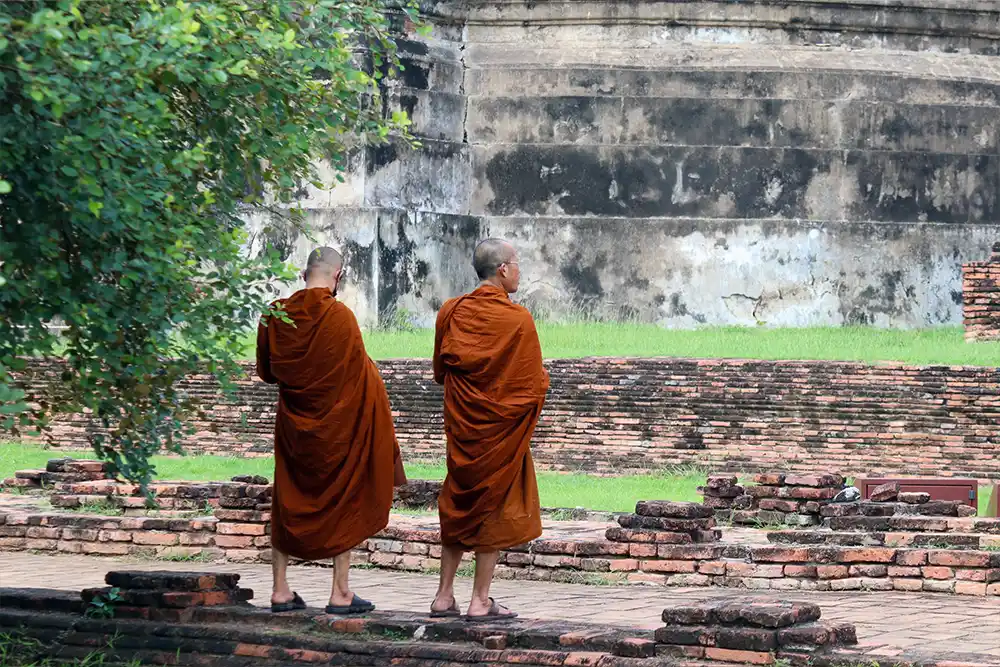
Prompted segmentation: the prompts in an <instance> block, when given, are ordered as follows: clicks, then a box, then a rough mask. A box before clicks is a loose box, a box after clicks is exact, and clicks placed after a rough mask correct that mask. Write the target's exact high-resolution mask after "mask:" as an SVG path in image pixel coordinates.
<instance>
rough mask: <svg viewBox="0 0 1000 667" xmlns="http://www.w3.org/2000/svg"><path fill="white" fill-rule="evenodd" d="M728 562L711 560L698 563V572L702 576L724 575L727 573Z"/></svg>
mask: <svg viewBox="0 0 1000 667" xmlns="http://www.w3.org/2000/svg"><path fill="white" fill-rule="evenodd" d="M726 565H727V563H726V561H724V560H711V561H703V562H700V563H698V572H700V573H701V574H714V575H722V574H725V573H726Z"/></svg>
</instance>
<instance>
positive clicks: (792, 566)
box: [0, 460, 1000, 596]
mask: <svg viewBox="0 0 1000 667" xmlns="http://www.w3.org/2000/svg"><path fill="white" fill-rule="evenodd" d="M52 467H62V468H63V469H64V470H65V469H67V464H66V463H65V461H59V460H57V461H54V462H53V464H52ZM77 467H78V468H80V469H89V472H87V473H86V475H88V476H93V475H94V474H96V472H95V470H94V466H91V465H83V464H77ZM58 474H60V475H66V474H69V473H65V472H63V473H58ZM33 476H39V475H38V473H37V472H30V473H25V474H24V475H22V476H20V477H18V478H16V479H18V480H21V481H22V482H23V481H24V480H25V479H27V478H28V477H33ZM839 479H841V478H840V476H838V475H832V474H825V473H824V474H816V475H795V474H785V473H762V474H760V475H758V476H757V477H756V481H757V482H759V483H757V484H751V483H746V484H743V485H741V484H736V483H735V480H733V479H732V478H731V477H728V476H725V475H718V476H713V477H711V478H710V479H709V481H708V482H707V483H706V485H705V492H706V500H709V499H712V498H717V497H719V496H712V495H709V493H710V490H711V492H712V493H717V494H718V493H722V494H723V495H722V497H723V499H724V500H727V501H728V499H727V498H726V497H725V494H727V493H729V494H731V493H739V495H736V496H732V497H733V498H749V499H750V500H749V501H748V502H749V503H750V505H749V507H748V509H745V510H727V509H720V508H718V507H715V506H714V503H712V504H700V503H686V502H669V501H641V502H639V503H637V505H636V507H635V512H634V513H626V514H618V515H616V516H615V517H614V519H613V521H614V523H613V524H611V525H609V524H608V523H607V521H604V522H602V521H594V520H591V521H548V522H547V523H546V528H545V535H543V537H542V538H540V539H538V540H535V541H533V542H531V543H529V544H527V545H524V546H521V547H518V548H515V549H511V550H509V551H508V552H505V553H504V554H502V556H501V560H500V564H499V566H498V576H500V577H503V578H508V579H524V580H538V581H565V582H591V583H594V582H597V583H621V584H651V585H661V586H684V587H689V586H706V587H709V586H711V587H725V588H737V589H752V590H802V591H810V590H817V591H846V590H873V591H891V590H895V591H933V592H941V593H955V594H960V595H977V596H1000V550H998V548H1000V519H996V518H981V517H975V516H966V515H967V514H969V513H970V508H968V507H966V506H964V505H963V504H962V503H960V502H957V501H933V500H930V499H929V498H927V497H925V496H924V495H921V494H912V493H911V494H907V493H899V492H898V490H895V491H894V490H893V489H892V488H888V489H885V490H881V491H879V493H877V494H876V495H877V496H878V497H880V498H883V500H864V501H856V502H849V503H833V502H832V498H833V495H834V494H835V489H834V487H833V486H832V483H833V482H834V481H836V480H839ZM259 482H266V480H263V479H262V478H256V479H255V478H244V479H243V481H236V482H225V483H207V484H199V483H184V482H173V483H162V484H161V485H157V487H155V490H158V491H161V492H164V493H165V495H164V497H163V498H162V501H163V502H166V503H169V502H171V501H174V502H176V501H177V500H181V499H197V500H198V502H200V503H204V505H203V506H202V507H203V509H201V510H195V511H184V510H178V509H172V510H157V511H156V512H155V513H154V514H152V515H150V512H149V510H148V509H141V510H140V509H139V508H135V507H129V505H128V504H127V503H126V504H120V505H119V506H118V507H119V508H121V511H122V512H131V513H132V514H133V515H132V516H122V515H100V514H92V513H83V512H80V511H70V510H72V509H73V506H74V504H75V505H76V509H77V510H79V509H80V508H81V507H83V508H84V509H86V504H87V503H91V502H93V501H94V499H96V498H104V499H105V500H106V501H109V502H110V501H111V500H112V499H114V498H133V497H136V496H134V495H132V494H135V493H136V490H135V489H134V487H132V486H131V485H127V484H120V483H119V482H116V481H114V480H93V479H89V480H84V481H71V480H68V479H66V478H65V477H63V478H61V479H60V481H56V482H54V484H53V486H51V487H48V488H46V489H45V490H44V491H41V492H44V493H50V494H51V495H50V496H49V498H51V499H52V500H53V501H54V502H53V504H55V501H56V499H58V502H59V503H60V505H61V506H60V507H56V510H55V511H42V510H37V509H31V508H27V509H25V508H21V509H17V508H14V509H9V510H2V509H0V550H5V551H18V550H30V551H38V552H45V553H60V552H61V553H79V554H90V555H101V556H141V557H146V558H177V557H183V558H199V559H209V560H218V561H227V562H251V563H252V562H257V563H259V562H268V561H269V559H270V554H271V552H270V519H271V516H270V501H271V486H270V485H269V484H266V483H259ZM414 485H415V488H417V489H418V490H420V491H421V492H422V493H424V494H426V493H428V492H429V491H428V489H435V488H436V484H434V483H427V484H423V483H421V482H415V483H414ZM20 486H21V488H22V489H23V488H25V487H24V486H23V485H20ZM110 487H120V488H121V490H122V491H123V492H124V491H128V494H124V495H122V496H116V495H114V491H112V492H110V493H109V492H108V489H109V488H110ZM97 488H100V493H108V495H106V496H100V495H97V493H96V492H95V489H97ZM31 493H40V491H32V492H31ZM418 497H420V498H421V500H420V501H419V502H421V503H422V502H424V500H426V495H424V496H420V495H419V494H418ZM773 500H779V501H783V502H788V503H794V504H795V506H794V508H793V507H792V505H791V504H789V505H780V506H779V505H775V504H774V503H773V502H765V501H773ZM813 503H815V504H816V505H817V506H818V507H814V506H813V505H812V504H813ZM425 507H426V506H425ZM769 508H770V509H769ZM774 508H779V509H774ZM780 508H785V509H789V510H792V511H789V512H783V511H781V509H780ZM737 511H738V512H747V513H749V515H748V516H747V518H748V519H749V518H750V516H751V515H753V513H756V516H757V520H758V521H759V522H760V524H759V526H760V528H746V527H743V528H741V527H739V526H738V525H736V524H733V523H732V522H731V515H732V514H733V513H735V512H737ZM775 512H777V513H780V514H781V515H782V516H783V521H782V522H778V521H777V520H776V517H775V516H774V515H773V514H772V513H775ZM726 513H729V515H730V519H729V520H727V519H726ZM802 517H807V518H808V520H804V519H803V518H802ZM761 528H763V529H761ZM775 528H778V529H777V530H775ZM440 556H441V544H440V532H439V530H438V526H437V517H436V516H434V515H433V514H429V515H426V516H420V515H417V516H405V515H398V514H394V515H393V517H392V519H391V521H390V525H389V526H388V527H387V528H386V529H385V530H383V531H382V532H381V533H380V534H378V535H376V536H375V537H373V538H372V539H369V540H367V541H366V542H365V543H363V544H361V545H359V547H358V548H357V549H356V550H355V552H354V554H353V562H355V563H364V564H367V565H369V566H374V567H379V568H385V569H394V570H405V571H415V572H421V571H423V572H434V571H436V570H437V569H438V568H439V567H440Z"/></svg>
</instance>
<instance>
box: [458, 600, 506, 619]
mask: <svg viewBox="0 0 1000 667" xmlns="http://www.w3.org/2000/svg"><path fill="white" fill-rule="evenodd" d="M512 615H514V612H512V611H511V610H510V609H508V608H507V607H505V606H503V605H502V604H500V603H498V602H497V601H496V600H494V599H493V598H489V599H488V600H487V601H486V602H483V601H482V600H472V602H470V603H469V613H468V614H466V616H468V617H469V618H484V617H486V616H499V617H501V618H502V617H505V616H508V617H509V616H512Z"/></svg>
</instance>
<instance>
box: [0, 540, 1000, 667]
mask: <svg viewBox="0 0 1000 667" xmlns="http://www.w3.org/2000/svg"><path fill="white" fill-rule="evenodd" d="M116 569H117V570H122V569H134V570H181V571H183V570H200V571H225V572H239V573H240V574H241V575H242V577H243V578H242V581H241V582H240V583H241V585H243V586H246V587H249V588H252V589H254V591H255V592H256V594H257V599H256V600H255V601H254V602H255V603H256V604H266V603H267V602H268V597H269V592H270V585H271V583H270V581H271V571H270V567H269V566H267V565H237V564H210V563H171V562H150V561H135V560H125V559H122V560H118V559H108V558H94V557H88V556H43V555H34V554H29V553H0V587H15V586H16V587H35V588H58V589H65V590H79V589H81V588H85V587H88V586H99V585H103V583H104V575H105V573H106V572H108V571H109V570H116ZM289 578H290V580H291V583H292V586H293V588H294V589H295V590H296V591H298V592H299V593H300V594H301V595H302V596H303V597H304V598H305V599H306V601H307V602H308V603H310V605H311V606H322V605H323V604H325V600H326V597H327V596H328V595H329V582H330V572H329V570H326V569H323V568H318V567H294V568H292V570H291V572H290V575H289ZM352 579H353V582H352V583H353V587H354V589H355V590H356V591H357V592H358V593H359V594H360V595H362V596H364V597H367V598H369V599H371V600H373V601H374V602H375V603H376V604H377V605H378V606H379V607H380V608H381V609H387V610H388V609H392V610H407V611H409V610H422V609H424V608H426V607H427V606H428V605H429V604H430V600H431V596H432V595H433V594H434V590H435V588H436V583H437V580H436V578H435V577H433V576H428V575H422V574H409V573H401V572H390V571H377V570H358V571H356V572H354V573H353V574H352ZM470 587H471V580H469V579H461V580H460V581H459V585H458V592H459V597H460V603H463V604H464V603H466V602H467V601H468V595H469V590H470ZM493 593H494V595H495V597H497V598H498V599H499V600H501V601H503V602H504V603H507V604H509V605H510V606H511V607H513V608H515V609H516V610H517V611H519V612H520V613H521V615H522V616H524V617H529V618H539V619H547V620H557V619H558V620H571V621H581V622H590V623H603V624H609V625H627V626H632V627H642V628H655V627H657V626H658V625H659V624H660V623H659V615H660V611H661V610H662V609H663V608H664V607H667V606H673V605H683V604H688V603H690V602H693V601H697V600H703V599H708V598H713V599H717V598H726V597H731V598H747V597H751V596H752V597H754V598H755V599H783V600H809V601H812V602H815V603H817V604H819V605H820V607H822V609H823V620H825V621H846V622H850V623H853V624H855V625H856V627H857V629H858V636H859V639H860V641H861V643H862V644H863V645H865V646H866V647H867V648H868V653H869V654H870V655H873V656H885V658H886V659H891V658H892V656H894V655H898V654H900V653H901V651H902V650H907V651H908V652H909V653H910V654H913V653H914V652H915V651H916V652H918V653H919V652H921V651H922V650H927V651H933V652H934V653H938V654H940V653H941V652H955V653H963V654H979V655H980V656H982V657H983V658H986V657H987V656H988V657H989V660H988V663H989V664H1000V600H998V599H986V598H969V597H962V596H954V595H936V594H913V593H906V594H903V593H859V592H851V593H804V592H789V593H782V594H777V593H775V592H767V591H765V592H761V593H755V592H752V591H738V590H732V589H720V588H712V589H705V588H686V589H680V588H658V587H637V586H628V587H618V586H615V587H607V586H583V585H574V584H552V583H542V582H525V581H497V582H496V583H495V584H494V587H493ZM994 659H995V661H994Z"/></svg>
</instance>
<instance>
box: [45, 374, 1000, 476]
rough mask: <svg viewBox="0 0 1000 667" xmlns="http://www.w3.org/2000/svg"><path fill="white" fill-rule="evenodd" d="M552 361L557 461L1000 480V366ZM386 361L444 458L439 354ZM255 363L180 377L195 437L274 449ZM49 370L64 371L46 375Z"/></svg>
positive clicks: (413, 419) (399, 409)
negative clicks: (240, 372) (192, 398)
mask: <svg viewBox="0 0 1000 667" xmlns="http://www.w3.org/2000/svg"><path fill="white" fill-rule="evenodd" d="M548 367H549V370H550V371H551V374H552V387H551V390H550V393H549V398H548V402H547V404H546V406H545V410H544V411H543V414H542V418H541V421H540V423H539V425H538V429H537V431H536V437H535V440H534V452H535V457H536V461H537V462H538V463H539V464H540V466H542V467H547V468H550V469H556V470H585V471H592V472H602V473H610V472H616V471H625V470H633V471H634V470H640V469H642V470H651V469H657V468H663V467H665V466H672V465H684V464H701V465H706V466H710V467H712V468H714V469H730V470H768V469H780V470H785V471H788V472H809V471H814V470H824V469H826V470H838V471H840V472H843V473H844V474H847V475H853V474H860V473H865V474H893V475H899V474H906V475H954V476H967V477H976V478H979V479H987V478H992V479H1000V457H998V456H997V447H998V444H1000V428H998V427H997V424H1000V368H979V367H947V366H926V367H917V366H906V365H902V364H882V365H869V364H863V363H849V362H817V361H741V360H717V359H716V360H691V359H674V358H660V359H611V358H601V359H559V360H551V361H549V362H548ZM380 368H381V370H382V375H383V377H384V378H385V382H386V386H387V387H388V391H389V396H390V398H391V400H392V404H393V410H394V412H395V422H396V428H397V432H398V435H399V441H400V445H401V446H402V448H403V452H404V456H406V457H408V458H410V459H415V458H422V459H427V458H440V457H442V456H443V453H444V435H443V428H442V422H441V400H442V392H441V388H440V387H438V386H437V385H435V384H434V382H433V380H432V377H431V370H430V362H429V361H427V360H391V361H384V362H381V363H380ZM247 370H248V377H247V379H246V380H244V381H242V382H241V383H240V385H239V392H238V394H237V396H236V400H235V402H234V403H228V402H226V401H224V400H222V399H221V398H220V397H219V395H218V393H217V389H216V385H215V383H214V381H213V380H212V379H211V377H210V376H192V377H189V378H187V379H186V380H185V381H184V384H185V389H186V390H187V391H189V392H190V393H192V394H196V395H201V396H202V397H203V398H204V399H205V400H206V404H207V405H206V419H205V420H204V421H199V422H196V423H195V427H196V429H197V433H196V434H195V435H194V436H193V437H192V438H190V439H189V440H188V446H189V448H190V449H191V450H193V451H198V452H203V453H215V454H242V455H255V454H257V455H260V454H266V453H268V452H269V451H270V449H271V433H272V428H273V423H274V410H275V400H276V391H275V389H274V388H273V387H271V386H268V385H265V384H263V383H262V382H259V381H256V380H253V379H251V378H250V376H249V373H252V366H251V365H249V364H248V366H247ZM43 375H44V376H45V377H48V378H50V379H51V378H54V377H58V375H57V374H55V373H52V372H49V373H47V374H39V375H36V377H38V378H41V377H43ZM37 382H38V383H41V382H42V380H41V379H39V380H38V381H37ZM36 389H37V386H36ZM94 428H96V426H95V425H94V424H93V422H92V421H91V420H89V419H88V418H87V417H86V416H85V415H76V416H73V417H70V418H67V419H65V420H62V421H59V422H57V423H56V425H55V428H54V431H53V435H54V437H55V440H56V441H57V442H58V443H59V444H61V445H71V446H72V445H76V446H85V442H86V435H87V432H88V431H90V430H92V429H94Z"/></svg>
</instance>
